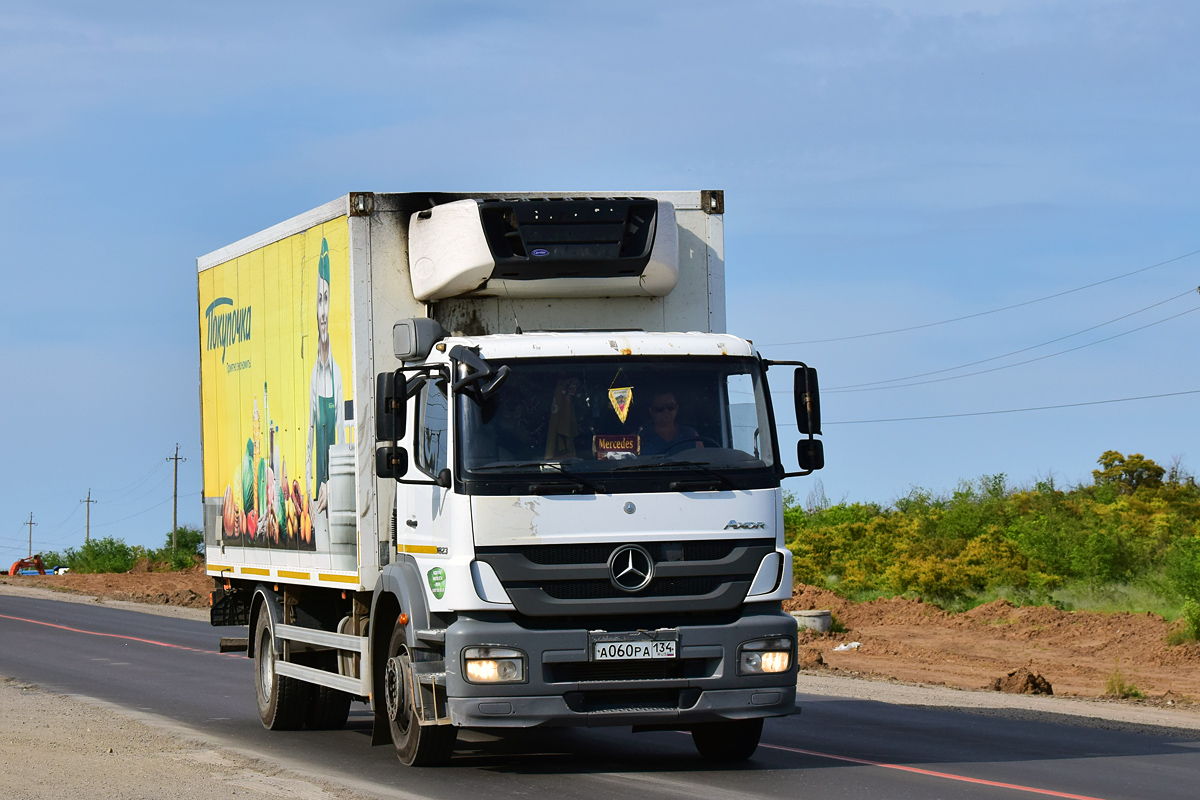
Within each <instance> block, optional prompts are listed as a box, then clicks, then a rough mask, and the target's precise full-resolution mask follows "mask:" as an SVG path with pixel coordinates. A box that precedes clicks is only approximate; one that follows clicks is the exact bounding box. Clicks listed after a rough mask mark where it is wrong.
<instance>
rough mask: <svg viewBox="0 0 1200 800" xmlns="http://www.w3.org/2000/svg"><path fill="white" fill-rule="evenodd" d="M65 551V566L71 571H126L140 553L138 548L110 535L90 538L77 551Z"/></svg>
mask: <svg viewBox="0 0 1200 800" xmlns="http://www.w3.org/2000/svg"><path fill="white" fill-rule="evenodd" d="M67 553H68V554H69V555H68V556H67V566H69V567H70V568H71V571H72V572H128V571H129V570H130V569H131V568H132V567H133V563H134V562H135V561H136V560H137V557H138V556H139V555H140V552H139V548H134V547H130V546H129V545H127V544H125V542H124V540H122V539H114V538H113V537H111V536H107V537H105V538H103V539H92V540H91V541H90V542H87V543H86V544H84V545H83V547H81V548H79V550H78V551H77V552H76V551H74V550H67Z"/></svg>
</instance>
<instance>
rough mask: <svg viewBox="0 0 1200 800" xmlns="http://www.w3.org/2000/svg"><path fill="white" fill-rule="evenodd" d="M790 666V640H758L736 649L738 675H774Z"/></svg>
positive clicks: (785, 670) (782, 638)
mask: <svg viewBox="0 0 1200 800" xmlns="http://www.w3.org/2000/svg"><path fill="white" fill-rule="evenodd" d="M791 665H792V640H791V639H788V638H784V637H780V638H777V639H758V640H756V641H753V642H746V643H745V644H743V645H742V646H741V647H739V648H738V666H737V671H738V674H739V675H774V674H776V673H779V672H787V671H788V668H789V667H790V666H791Z"/></svg>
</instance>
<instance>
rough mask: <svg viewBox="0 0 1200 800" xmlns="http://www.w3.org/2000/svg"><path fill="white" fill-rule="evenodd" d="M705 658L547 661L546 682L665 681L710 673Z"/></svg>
mask: <svg viewBox="0 0 1200 800" xmlns="http://www.w3.org/2000/svg"><path fill="white" fill-rule="evenodd" d="M713 660H714V659H707V658H667V659H661V660H658V661H575V662H570V663H566V664H547V665H545V666H546V681H547V682H548V683H597V682H601V681H665V680H678V679H681V678H707V677H711V674H712V671H713V669H712V667H711V666H710V664H709V662H710V661H713Z"/></svg>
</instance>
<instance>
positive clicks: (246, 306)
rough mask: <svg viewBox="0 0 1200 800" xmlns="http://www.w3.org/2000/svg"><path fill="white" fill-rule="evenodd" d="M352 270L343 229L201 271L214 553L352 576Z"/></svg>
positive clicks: (342, 221) (334, 224)
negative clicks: (304, 556)
mask: <svg viewBox="0 0 1200 800" xmlns="http://www.w3.org/2000/svg"><path fill="white" fill-rule="evenodd" d="M349 261H350V259H349V225H348V220H347V217H346V216H340V217H336V218H334V219H331V220H329V221H327V222H324V223H322V224H319V225H315V226H313V227H312V228H309V229H307V230H304V231H302V232H300V233H296V234H294V235H292V236H288V237H286V238H283V239H281V240H279V241H275V242H271V243H270V244H266V245H264V246H262V247H259V248H257V249H255V250H251V251H250V252H248V253H245V254H243V255H240V256H237V257H235V258H231V259H230V260H228V261H224V262H223V263H220V264H217V265H215V266H213V267H211V268H209V269H205V270H204V271H202V272H200V275H199V306H200V344H201V353H200V364H201V386H202V398H201V400H202V425H203V442H204V498H205V504H206V506H211V505H213V504H214V502H215V503H216V504H218V505H219V510H218V512H217V516H218V519H217V522H216V524H215V525H212V526H206V527H208V528H210V529H209V530H206V537H207V539H209V541H206V544H207V545H208V547H209V548H210V550H209V552H210V554H213V555H215V554H216V553H218V552H221V553H225V552H226V550H227V549H228V548H243V550H242V551H241V552H242V555H243V559H244V561H245V562H248V563H280V561H279V559H278V558H272V557H271V556H272V555H273V554H276V555H277V554H281V553H287V552H292V553H304V552H310V553H314V554H322V555H323V554H326V553H328V554H329V560H328V561H326V562H325V563H323V564H317V563H312V564H303V563H301V562H300V561H299V560H295V559H284V561H283V563H285V564H288V565H289V566H323V567H325V568H332V569H334V570H337V569H346V570H355V571H356V570H357V567H356V536H355V524H356V518H355V514H354V511H355V493H354V450H353V448H354V439H355V436H354V380H353V374H352V373H353V365H354V361H353V358H352V341H351V296H350V292H351V284H350V267H349ZM253 551H270V552H261V553H259V554H258V555H255V553H254V552H253ZM231 554H232V553H231ZM236 560H241V559H236ZM289 562H294V563H289ZM268 574H269V572H268Z"/></svg>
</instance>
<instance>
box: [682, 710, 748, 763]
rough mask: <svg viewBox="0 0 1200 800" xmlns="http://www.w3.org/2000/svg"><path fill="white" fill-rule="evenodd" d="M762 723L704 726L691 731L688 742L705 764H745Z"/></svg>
mask: <svg viewBox="0 0 1200 800" xmlns="http://www.w3.org/2000/svg"><path fill="white" fill-rule="evenodd" d="M762 726H763V721H762V719H735V720H728V721H725V722H705V723H703V724H702V725H695V726H693V727H692V742H693V743H694V744H695V745H696V749H697V750H699V751H700V756H701V758H703V759H704V760H705V761H745V760H746V759H748V758H750V756H752V755H754V751H755V750H757V749H758V740H759V739H760V738H761V737H762Z"/></svg>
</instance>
